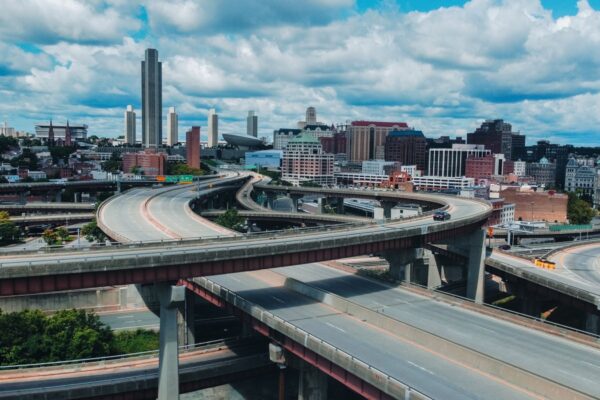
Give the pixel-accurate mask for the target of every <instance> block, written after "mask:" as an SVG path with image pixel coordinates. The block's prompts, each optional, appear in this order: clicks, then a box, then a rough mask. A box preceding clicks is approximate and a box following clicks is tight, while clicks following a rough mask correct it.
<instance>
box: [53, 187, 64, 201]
mask: <svg viewBox="0 0 600 400" xmlns="http://www.w3.org/2000/svg"><path fill="white" fill-rule="evenodd" d="M54 201H55V202H57V203H60V202H61V201H62V190H59V191H58V192H56V193H54Z"/></svg>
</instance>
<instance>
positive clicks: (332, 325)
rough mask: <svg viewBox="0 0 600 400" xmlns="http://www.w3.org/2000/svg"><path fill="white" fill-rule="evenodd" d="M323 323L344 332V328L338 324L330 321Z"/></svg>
mask: <svg viewBox="0 0 600 400" xmlns="http://www.w3.org/2000/svg"><path fill="white" fill-rule="evenodd" d="M325 325H327V326H330V327H332V328H333V329H337V330H338V331H340V332H343V333H346V331H345V330H343V329H342V328H340V327H339V326H335V325H334V324H332V323H331V322H325Z"/></svg>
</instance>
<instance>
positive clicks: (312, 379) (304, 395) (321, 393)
mask: <svg viewBox="0 0 600 400" xmlns="http://www.w3.org/2000/svg"><path fill="white" fill-rule="evenodd" d="M327 386H328V383H327V375H325V374H324V373H323V372H321V371H320V370H318V369H317V368H315V367H313V366H312V365H309V364H307V363H305V362H303V363H302V365H301V367H300V379H299V382H298V400H326V399H327Z"/></svg>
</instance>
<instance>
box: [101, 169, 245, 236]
mask: <svg viewBox="0 0 600 400" xmlns="http://www.w3.org/2000/svg"><path fill="white" fill-rule="evenodd" d="M245 179H246V178H245V177H239V176H233V177H226V178H221V177H214V178H212V179H206V180H204V181H203V182H201V183H198V184H193V185H184V186H175V187H165V188H160V189H133V190H130V191H128V192H126V193H124V194H122V195H118V196H113V197H111V198H110V199H108V200H107V201H106V202H104V203H102V205H101V206H100V207H99V209H98V212H97V220H98V225H99V226H100V228H101V229H102V230H103V231H104V232H105V233H106V234H107V235H108V236H109V237H111V238H112V239H114V240H117V241H119V242H121V243H130V242H139V241H142V242H143V241H152V240H154V241H156V240H173V239H183V238H188V239H189V238H210V237H218V236H236V235H237V233H235V232H232V231H230V230H228V229H225V228H223V227H221V226H219V225H216V224H213V223H212V222H210V221H208V220H206V219H204V218H201V217H200V216H198V215H197V214H196V213H194V212H193V211H192V210H191V208H190V202H192V201H193V200H194V199H196V198H198V197H199V196H200V195H207V194H210V193H214V192H216V191H219V190H223V189H229V188H230V187H228V186H230V185H235V184H239V183H240V182H242V181H243V180H245Z"/></svg>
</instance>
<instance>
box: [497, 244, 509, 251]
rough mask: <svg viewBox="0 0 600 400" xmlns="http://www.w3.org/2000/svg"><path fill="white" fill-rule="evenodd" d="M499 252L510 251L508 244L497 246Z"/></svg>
mask: <svg viewBox="0 0 600 400" xmlns="http://www.w3.org/2000/svg"><path fill="white" fill-rule="evenodd" d="M498 248H499V249H500V250H510V244H503V245H500V246H498Z"/></svg>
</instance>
